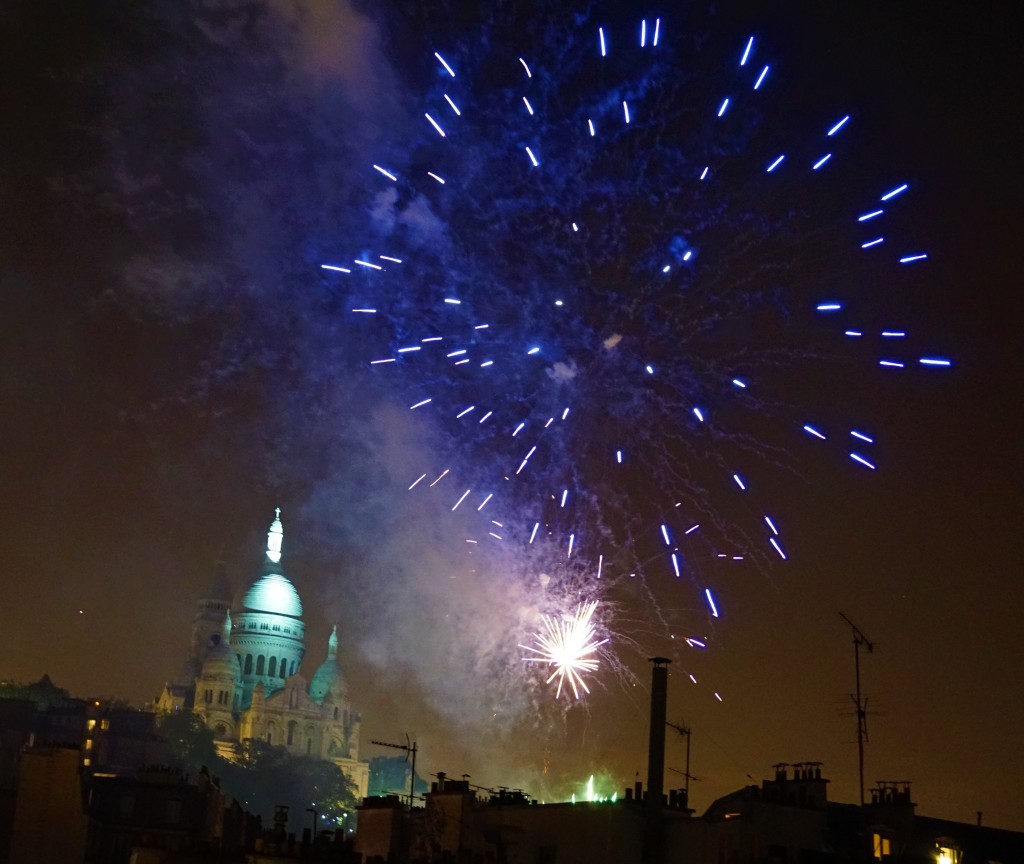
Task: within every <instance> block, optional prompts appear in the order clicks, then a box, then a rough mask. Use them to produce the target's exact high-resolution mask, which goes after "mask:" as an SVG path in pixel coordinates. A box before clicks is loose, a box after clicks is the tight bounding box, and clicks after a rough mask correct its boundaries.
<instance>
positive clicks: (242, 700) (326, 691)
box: [156, 510, 369, 797]
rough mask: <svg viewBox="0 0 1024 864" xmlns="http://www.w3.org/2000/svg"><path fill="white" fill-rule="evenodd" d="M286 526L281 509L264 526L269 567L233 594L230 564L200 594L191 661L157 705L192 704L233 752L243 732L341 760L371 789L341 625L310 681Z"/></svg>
mask: <svg viewBox="0 0 1024 864" xmlns="http://www.w3.org/2000/svg"><path fill="white" fill-rule="evenodd" d="M283 539H284V529H283V527H282V525H281V511H280V510H278V511H277V513H276V515H275V518H274V521H273V523H271V525H270V530H269V531H268V532H267V552H266V557H265V559H264V562H263V572H262V574H261V575H260V576H259V577H258V578H257V579H256V580H255V581H254V582H253V583H252V584H251V585H249V587H248V588H247V589H245V590H244V591H242V592H240V593H239V594H238V595H237V596H236V598H235V601H234V603H232V601H231V588H230V585H229V583H228V579H227V574H226V572H225V569H224V566H223V564H218V565H217V573H216V577H215V579H214V582H213V585H212V586H211V587H210V589H209V590H208V591H207V592H206V596H205V597H204V598H203V599H201V600H200V601H199V605H198V608H197V610H196V615H195V618H194V619H193V621H192V642H191V650H190V652H189V657H188V660H186V661H185V664H184V666H183V667H182V670H181V673H180V674H179V675H178V678H177V680H176V681H174V682H173V683H169V684H167V685H166V686H165V687H164V690H163V692H162V693H161V694H160V696H159V698H158V699H157V702H156V708H157V710H158V711H164V712H168V711H183V710H191V711H194V712H195V713H196V714H198V715H199V716H200V717H202V718H203V720H204V721H205V723H206V725H207V726H208V727H209V728H210V729H211V730H212V731H213V734H214V738H215V741H216V743H217V748H218V751H219V752H220V753H221V754H222V755H224V756H226V757H228V758H231V756H232V755H233V754H234V752H235V751H236V748H237V747H238V745H239V744H240V742H242V741H245V740H246V739H253V740H256V739H260V740H263V741H266V742H268V743H270V744H273V745H276V746H281V747H285V748H286V749H287V750H288V751H289V752H290V753H293V754H295V755H297V756H299V755H301V756H313V757H316V758H320V759H326V760H329V761H331V762H333V763H334V764H336V765H337V766H338V767H339V768H341V770H342V771H344V772H345V774H346V775H347V776H348V777H349V778H350V779H351V780H352V781H353V783H354V784H355V787H356V791H357V795H358V796H360V797H363V796H365V795H366V794H367V787H368V784H369V763H367V762H362V761H360V759H359V715H358V714H355V713H354V712H353V711H352V708H351V706H350V705H349V701H348V688H347V686H346V684H345V679H344V677H343V676H342V673H341V667H340V666H339V665H338V628H337V627H335V628H334V630H333V632H332V633H331V637H330V639H329V640H328V643H327V657H326V659H325V660H324V661H323V663H321V664H320V666H319V668H317V670H316V672H314V673H313V677H312V679H310V680H308V681H307V679H306V678H305V677H303V674H302V658H303V655H304V654H305V653H306V643H305V629H306V628H305V625H304V624H303V622H302V601H301V600H300V599H299V594H298V592H297V591H296V590H295V586H294V585H293V584H292V583H291V581H290V580H289V579H288V577H287V576H285V575H284V573H283V572H282V571H283V568H282V567H281V548H282V541H283Z"/></svg>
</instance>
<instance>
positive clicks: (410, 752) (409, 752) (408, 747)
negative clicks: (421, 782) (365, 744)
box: [370, 733, 416, 810]
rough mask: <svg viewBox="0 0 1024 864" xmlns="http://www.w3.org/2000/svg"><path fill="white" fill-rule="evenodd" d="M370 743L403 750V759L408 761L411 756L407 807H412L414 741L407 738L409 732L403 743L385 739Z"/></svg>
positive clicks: (414, 765)
mask: <svg viewBox="0 0 1024 864" xmlns="http://www.w3.org/2000/svg"><path fill="white" fill-rule="evenodd" d="M370 743H371V744H376V745H377V746H378V747H390V748H391V749H392V750H404V751H405V761H406V762H408V761H409V757H410V756H411V757H412V772H411V775H412V776H410V777H409V809H410V810H411V809H412V802H413V797H414V796H415V794H416V742H415V741H411V742H410V740H409V734H408V733H406V735H405V743H404V744H389V743H388V742H387V741H370Z"/></svg>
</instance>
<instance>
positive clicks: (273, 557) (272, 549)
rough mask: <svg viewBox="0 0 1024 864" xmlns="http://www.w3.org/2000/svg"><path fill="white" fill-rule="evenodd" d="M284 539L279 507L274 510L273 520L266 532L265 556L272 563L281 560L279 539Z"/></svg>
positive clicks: (277, 562)
mask: <svg viewBox="0 0 1024 864" xmlns="http://www.w3.org/2000/svg"><path fill="white" fill-rule="evenodd" d="M283 539H284V528H283V527H282V526H281V508H280V507H278V508H277V509H276V510H275V511H274V521H273V522H271V523H270V530H269V531H268V532H267V558H268V559H269V560H270V561H271V562H272V563H274V564H279V563H280V562H281V541H282V540H283Z"/></svg>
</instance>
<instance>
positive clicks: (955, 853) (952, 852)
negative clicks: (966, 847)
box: [935, 845, 960, 864]
mask: <svg viewBox="0 0 1024 864" xmlns="http://www.w3.org/2000/svg"><path fill="white" fill-rule="evenodd" d="M935 861H936V864H960V850H959V849H957V848H956V847H955V846H942V845H939V846H938V848H937V849H936V851H935Z"/></svg>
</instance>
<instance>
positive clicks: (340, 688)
mask: <svg viewBox="0 0 1024 864" xmlns="http://www.w3.org/2000/svg"><path fill="white" fill-rule="evenodd" d="M328 693H333V694H334V695H335V696H338V697H341V696H344V694H345V678H344V676H343V675H342V674H341V667H340V666H339V665H338V628H337V627H335V628H334V630H332V631H331V638H330V639H329V640H328V642H327V659H326V660H324V662H323V663H321V664H320V668H319V669H317V670H316V672H315V673H314V674H313V680H312V681H310V683H309V695H310V698H311V699H312V700H313V701H314V702H316V704H317V705H321V704H323V701H324V699H325V698H326V697H327V694H328Z"/></svg>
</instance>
